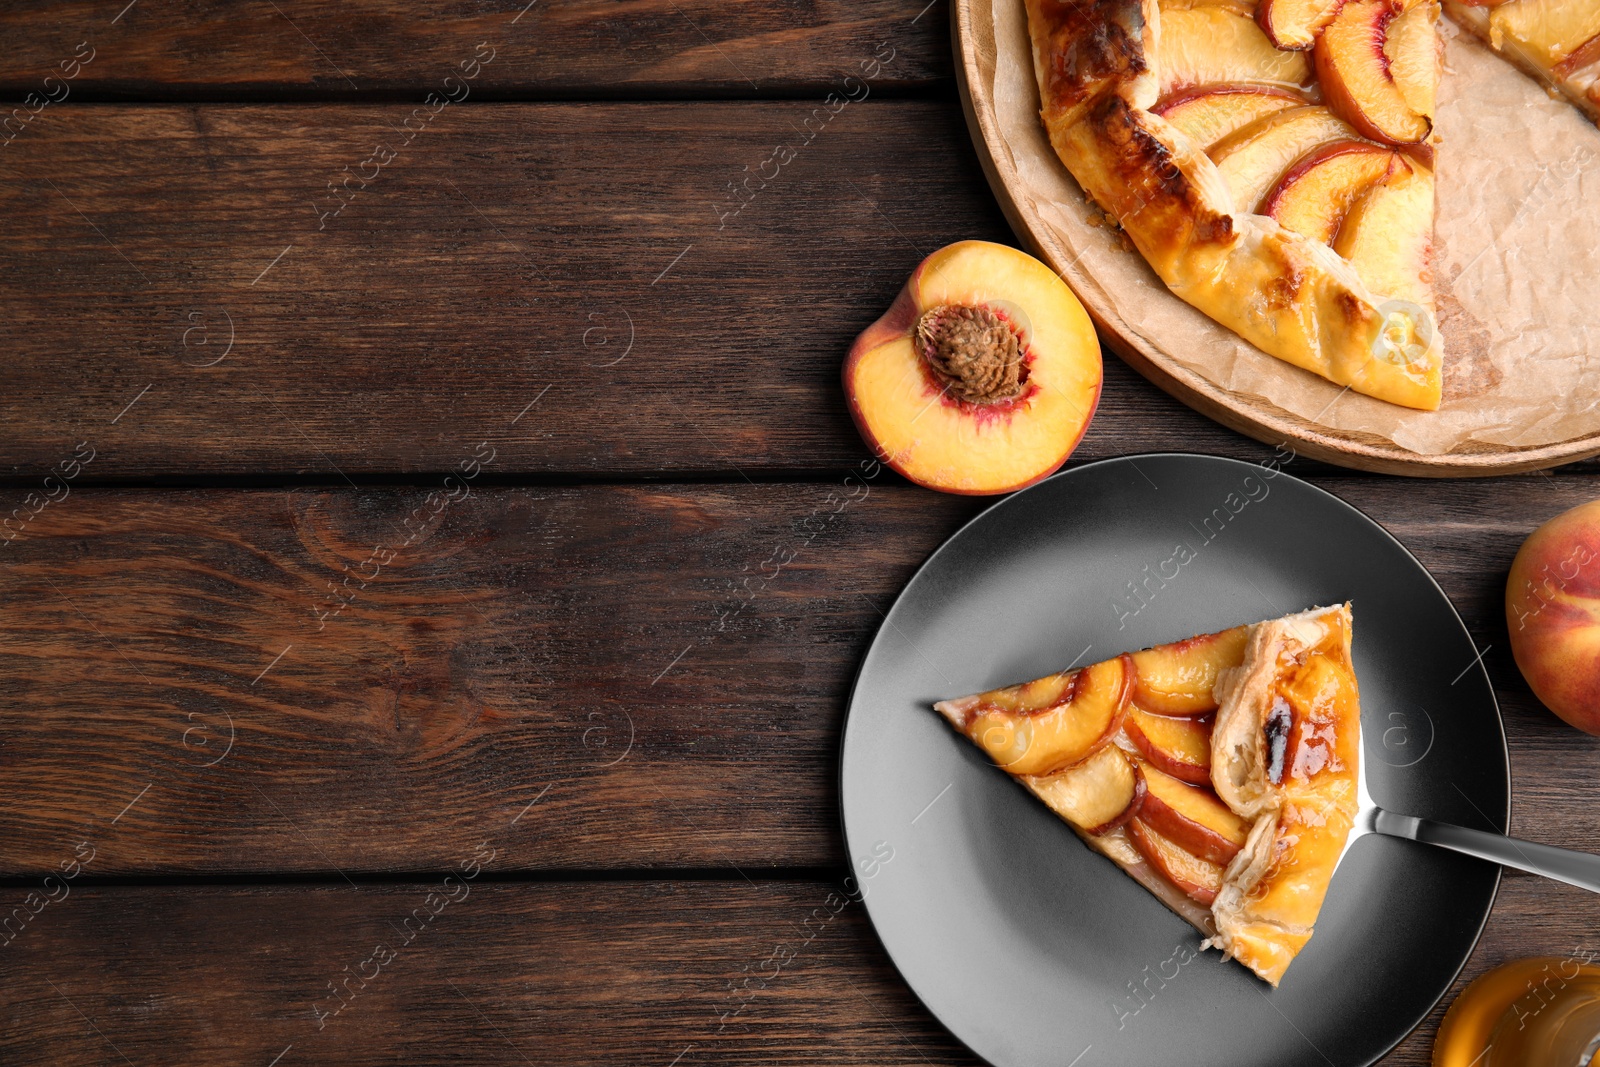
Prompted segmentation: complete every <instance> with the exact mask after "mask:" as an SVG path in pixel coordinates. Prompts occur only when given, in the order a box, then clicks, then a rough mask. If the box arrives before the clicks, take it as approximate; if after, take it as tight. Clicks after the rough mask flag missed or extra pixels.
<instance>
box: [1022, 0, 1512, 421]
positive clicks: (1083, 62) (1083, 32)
mask: <svg viewBox="0 0 1600 1067" xmlns="http://www.w3.org/2000/svg"><path fill="white" fill-rule="evenodd" d="M1517 2H1522V0H1517ZM1027 7H1028V21H1029V30H1030V34H1031V37H1032V43H1033V58H1034V67H1035V72H1036V74H1037V76H1038V81H1039V94H1040V101H1041V105H1042V111H1041V114H1042V117H1043V119H1044V125H1045V129H1046V131H1047V132H1048V134H1049V136H1050V143H1051V144H1052V145H1053V146H1054V148H1055V150H1056V153H1057V155H1059V156H1060V157H1061V160H1062V162H1064V163H1065V164H1066V166H1067V169H1068V170H1069V171H1071V172H1072V175H1073V177H1074V178H1076V179H1077V181H1078V183H1079V184H1080V185H1081V186H1082V187H1083V188H1084V190H1085V191H1086V192H1087V193H1088V194H1089V195H1090V196H1091V197H1093V198H1094V200H1095V201H1096V202H1098V203H1099V205H1100V206H1101V207H1102V208H1103V209H1105V211H1107V212H1108V213H1109V214H1110V215H1111V216H1112V217H1113V218H1115V219H1116V221H1117V222H1118V223H1119V224H1120V225H1121V226H1122V228H1123V230H1124V231H1125V232H1126V233H1127V235H1128V237H1129V238H1130V239H1131V240H1132V242H1133V244H1134V246H1135V247H1136V248H1137V249H1138V250H1139V252H1140V253H1141V254H1142V255H1143V256H1144V258H1145V259H1146V260H1147V261H1148V262H1149V264H1150V266H1151V267H1152V268H1153V269H1154V270H1155V272H1156V274H1157V275H1158V276H1160V278H1161V280H1162V281H1163V282H1165V283H1166V284H1167V286H1168V287H1169V288H1170V289H1171V290H1172V291H1173V293H1175V294H1176V295H1178V296H1179V297H1182V298H1183V299H1184V300H1186V301H1188V302H1189V303H1190V304H1193V305H1194V306H1195V307H1197V308H1199V309H1200V310H1201V311H1203V312H1205V313H1206V314H1207V315H1209V316H1210V317H1211V318H1213V319H1215V320H1217V321H1218V322H1220V323H1222V324H1223V325H1225V326H1227V327H1228V328H1229V329H1231V330H1233V331H1235V332H1236V333H1238V334H1239V335H1240V336H1242V337H1244V338H1245V339H1247V340H1248V341H1250V342H1251V343H1252V344H1254V345H1256V346H1257V347H1258V348H1260V349H1262V350H1263V351H1265V352H1268V353H1271V354H1272V355H1274V356H1277V357H1278V358H1280V359H1283V360H1286V361H1288V362H1289V363H1293V364H1295V365H1296V366H1298V367H1302V368H1304V369H1306V370H1309V371H1312V372H1314V373H1316V374H1320V375H1322V376H1323V377H1324V378H1327V379H1328V380H1330V381H1332V382H1334V383H1336V384H1338V385H1343V386H1348V387H1349V388H1351V389H1354V390H1356V391H1357V392H1361V393H1366V394H1368V395H1370V396H1375V397H1378V398H1379V399H1382V400H1387V401H1390V402H1393V403H1395V404H1402V405H1405V406H1407V407H1413V408H1423V409H1429V410H1431V409H1434V408H1437V407H1438V406H1439V399H1440V383H1441V375H1440V363H1441V358H1442V351H1443V346H1442V343H1441V341H1440V339H1439V335H1438V331H1437V330H1436V329H1434V325H1433V312H1432V309H1433V292H1432V286H1431V284H1430V277H1429V271H1430V257H1431V247H1432V242H1433V147H1432V144H1431V142H1430V139H1431V137H1432V132H1433V104H1434V90H1435V87H1436V85H1437V83H1438V79H1439V47H1438V38H1437V35H1436V33H1435V21H1436V18H1437V16H1438V10H1439V8H1438V0H1260V5H1259V6H1255V5H1254V4H1252V3H1249V2H1242V0H1027Z"/></svg>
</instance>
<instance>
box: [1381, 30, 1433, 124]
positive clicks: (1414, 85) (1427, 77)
mask: <svg viewBox="0 0 1600 1067" xmlns="http://www.w3.org/2000/svg"><path fill="white" fill-rule="evenodd" d="M1438 20H1439V8H1438V5H1436V4H1431V3H1421V2H1415V0H1408V2H1407V5H1406V7H1405V9H1404V10H1402V11H1401V12H1400V14H1399V15H1398V16H1397V17H1396V18H1395V19H1394V21H1392V22H1391V23H1389V32H1388V34H1387V36H1386V37H1385V38H1384V42H1383V56H1384V59H1385V60H1387V61H1388V64H1389V76H1390V77H1391V78H1393V79H1394V84H1395V88H1397V89H1399V90H1400V96H1401V97H1402V98H1403V99H1404V100H1405V102H1406V105H1407V106H1408V107H1410V108H1411V109H1412V110H1413V111H1415V112H1416V113H1417V114H1419V115H1426V116H1427V117H1428V119H1429V120H1430V126H1431V120H1432V119H1433V114H1434V109H1435V105H1436V102H1437V99H1438V94H1439V64H1440V55H1439V30H1438V27H1437V26H1436V25H1435V23H1437V22H1438Z"/></svg>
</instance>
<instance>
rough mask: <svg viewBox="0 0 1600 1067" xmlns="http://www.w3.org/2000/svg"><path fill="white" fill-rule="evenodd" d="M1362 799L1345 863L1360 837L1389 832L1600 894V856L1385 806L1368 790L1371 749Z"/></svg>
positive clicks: (1360, 778)
mask: <svg viewBox="0 0 1600 1067" xmlns="http://www.w3.org/2000/svg"><path fill="white" fill-rule="evenodd" d="M1356 797H1357V803H1358V805H1359V806H1358V807H1357V809H1356V821H1355V828H1354V829H1353V830H1351V831H1350V837H1349V838H1348V839H1347V840H1346V841H1345V845H1344V851H1343V852H1341V853H1340V855H1339V861H1340V862H1341V863H1342V862H1343V861H1344V857H1345V855H1347V854H1348V853H1349V851H1350V847H1351V846H1352V845H1354V844H1355V842H1356V841H1357V840H1358V839H1359V838H1361V837H1363V836H1365V835H1367V834H1386V835H1388V836H1389V837H1403V838H1405V839H1406V840H1408V841H1420V842H1422V843H1423V844H1425V845H1436V846H1438V847H1439V848H1447V849H1450V850H1451V851H1452V852H1461V853H1464V854H1466V855H1468V856H1476V857H1477V858H1478V859H1481V860H1488V861H1489V862H1491V863H1498V864H1501V865H1502V866H1506V867H1515V868H1516V869H1517V870H1519V871H1527V872H1528V873H1529V874H1538V875H1543V876H1544V877H1546V878H1554V879H1555V880H1556V881H1558V882H1566V883H1567V884H1568V885H1575V886H1578V887H1579V888H1580V889H1587V890H1589V891H1590V892H1591V893H1600V856H1595V855H1591V854H1589V853H1587V852H1577V851H1574V850H1573V849H1568V848H1556V847H1555V846H1554V845H1539V844H1535V843H1533V842H1532V841H1519V840H1518V839H1517V838H1514V837H1506V836H1505V835H1503V834H1494V833H1489V832H1487V831H1484V830H1472V829H1468V828H1467V827H1465V826H1453V825H1451V824H1450V823H1444V822H1435V821H1434V820H1432V819H1422V818H1418V817H1417V816H1415V815H1397V814H1396V813H1394V812H1392V811H1388V810H1386V809H1384V808H1380V807H1379V806H1378V805H1377V804H1376V803H1375V802H1374V801H1373V799H1372V794H1371V793H1370V792H1368V790H1367V758H1366V753H1365V752H1363V753H1362V759H1361V765H1360V767H1358V768H1357V771H1356Z"/></svg>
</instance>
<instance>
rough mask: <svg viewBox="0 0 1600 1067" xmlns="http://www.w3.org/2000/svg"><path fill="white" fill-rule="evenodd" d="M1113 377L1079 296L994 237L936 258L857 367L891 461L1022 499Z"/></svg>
mask: <svg viewBox="0 0 1600 1067" xmlns="http://www.w3.org/2000/svg"><path fill="white" fill-rule="evenodd" d="M1100 382H1101V363H1100V342H1099V341H1098V340H1097V339H1096V337H1095V332H1094V325H1093V323H1091V322H1090V321H1089V315H1088V313H1087V312H1086V311H1084V309H1083V305H1082V304H1080V303H1079V302H1078V298H1077V297H1075V296H1073V295H1072V290H1070V289H1068V288H1067V286H1066V284H1065V283H1064V282H1062V280H1061V279H1060V278H1058V277H1056V275H1055V273H1054V272H1053V271H1051V270H1050V268H1049V267H1046V266H1045V265H1044V264H1043V263H1040V262H1039V261H1038V260H1036V259H1034V258H1033V257H1032V256H1030V255H1028V254H1027V253H1025V252H1019V251H1018V250H1016V249H1015V248H1007V247H1006V246H1005V245H997V244H991V243H989V242H987V241H962V242H959V243H957V244H953V245H948V246H946V247H944V248H941V249H939V251H937V252H935V253H933V255H931V256H929V257H928V258H927V259H925V260H923V261H922V263H921V264H920V265H919V266H918V267H917V269H916V270H915V271H913V272H912V274H911V277H910V279H909V280H907V282H906V284H905V288H904V289H903V290H901V293H900V295H899V297H897V298H896V299H895V302H894V304H893V305H892V306H891V307H890V308H889V310H888V311H887V312H885V313H884V315H883V317H882V318H880V319H879V320H878V321H877V322H875V323H873V324H872V325H871V326H869V327H867V329H866V330H865V331H864V332H863V333H862V334H861V336H860V337H858V338H856V342H855V344H854V345H852V346H851V348H850V355H849V357H848V358H847V359H846V360H845V364H844V391H845V396H846V397H847V398H848V400H849V405H850V414H851V417H852V418H854V419H855V423H856V428H857V429H858V430H860V431H861V436H862V437H863V438H865V439H866V441H867V443H868V444H869V445H871V446H872V448H873V450H874V451H875V452H876V453H877V455H878V458H879V459H881V460H883V461H884V462H885V463H887V464H888V465H889V466H891V467H893V468H894V469H895V470H897V471H899V472H900V473H901V474H903V475H905V476H906V477H907V478H909V479H910V480H911V481H913V482H916V483H917V484H918V485H924V486H927V487H928V488H930V489H940V490H943V491H945V492H950V493H969V494H988V493H1008V492H1010V491H1012V490H1014V489H1021V488H1023V487H1024V486H1028V485H1032V484H1033V483H1034V482H1036V481H1038V480H1039V479H1041V478H1043V477H1045V476H1046V475H1048V474H1051V473H1052V472H1054V471H1055V470H1056V469H1057V468H1058V467H1060V466H1061V464H1062V463H1064V462H1065V461H1066V459H1067V457H1068V456H1069V455H1071V454H1072V450H1073V449H1074V448H1076V447H1077V445H1078V441H1079V440H1080V439H1081V438H1082V437H1083V432H1084V430H1085V429H1087V428H1088V426H1089V420H1090V419H1091V418H1093V416H1094V410H1095V406H1096V405H1097V404H1098V403H1099V402H1100Z"/></svg>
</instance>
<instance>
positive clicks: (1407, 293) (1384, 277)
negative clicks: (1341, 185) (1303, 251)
mask: <svg viewBox="0 0 1600 1067" xmlns="http://www.w3.org/2000/svg"><path fill="white" fill-rule="evenodd" d="M1333 250H1334V251H1335V252H1337V253H1339V254H1340V255H1341V256H1343V257H1344V258H1345V259H1347V260H1349V261H1350V264H1351V266H1353V267H1355V269H1356V274H1358V275H1360V277H1361V282H1362V284H1363V285H1365V286H1366V287H1367V288H1368V289H1370V290H1372V292H1373V293H1374V294H1375V295H1376V296H1377V297H1378V298H1379V300H1380V302H1381V301H1382V300H1384V299H1389V300H1404V301H1406V302H1408V303H1412V304H1416V305H1417V306H1418V307H1422V308H1431V307H1432V306H1433V285H1432V280H1431V279H1432V269H1433V267H1432V264H1433V172H1432V171H1431V170H1429V169H1428V168H1427V167H1425V166H1423V165H1422V164H1421V163H1420V162H1418V161H1417V160H1415V159H1406V160H1404V162H1403V165H1402V166H1400V167H1398V168H1396V170H1395V171H1394V173H1392V174H1390V175H1389V176H1388V177H1387V178H1385V179H1384V181H1383V182H1381V183H1380V184H1378V185H1375V186H1373V188H1372V189H1371V190H1369V191H1368V192H1367V194H1366V195H1365V196H1363V197H1362V198H1361V199H1359V200H1357V201H1356V202H1355V204H1354V205H1353V206H1352V207H1351V208H1350V213H1349V214H1348V215H1346V216H1345V218H1344V224H1343V225H1342V226H1340V227H1339V236H1338V237H1337V238H1335V240H1334V242H1333Z"/></svg>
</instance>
